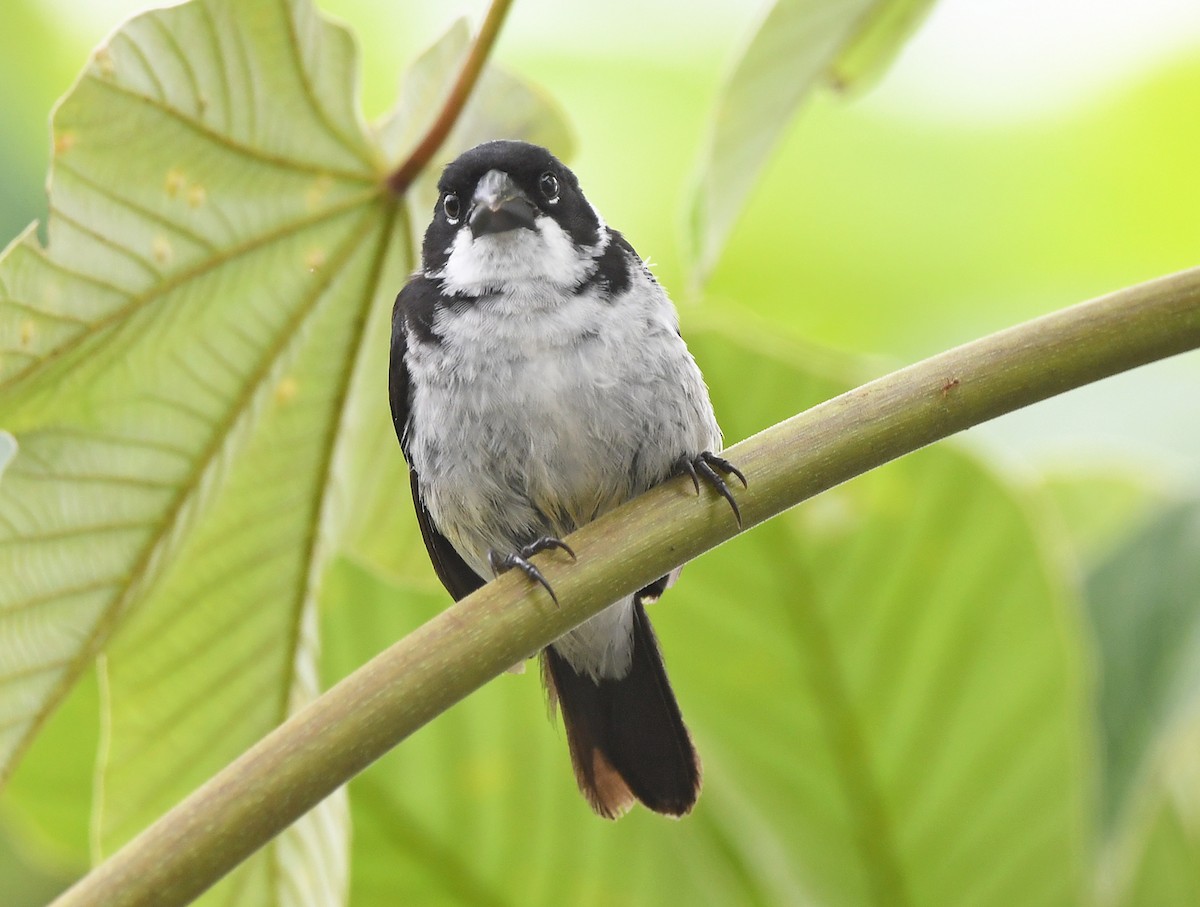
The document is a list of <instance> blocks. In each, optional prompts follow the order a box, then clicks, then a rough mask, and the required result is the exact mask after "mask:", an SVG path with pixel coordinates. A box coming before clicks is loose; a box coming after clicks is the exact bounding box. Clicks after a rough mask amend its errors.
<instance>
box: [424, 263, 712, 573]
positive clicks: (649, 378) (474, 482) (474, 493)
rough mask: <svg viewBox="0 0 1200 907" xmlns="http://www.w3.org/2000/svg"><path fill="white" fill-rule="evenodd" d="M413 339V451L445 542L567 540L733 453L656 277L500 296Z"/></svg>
mask: <svg viewBox="0 0 1200 907" xmlns="http://www.w3.org/2000/svg"><path fill="white" fill-rule="evenodd" d="M434 326H435V330H436V333H437V334H438V335H439V337H440V340H438V341H436V342H430V341H426V342H422V341H420V340H419V339H418V338H417V337H416V336H414V335H412V334H411V333H410V336H409V338H408V340H409V360H408V363H409V371H410V378H411V383H412V389H413V401H412V419H411V423H410V432H409V439H408V441H409V449H410V455H411V456H412V460H413V466H414V468H415V469H416V470H417V473H418V475H419V477H420V483H421V494H422V498H423V500H424V502H425V504H426V506H427V507H428V508H429V511H430V515H431V516H432V517H433V519H434V522H435V523H436V525H437V526H438V527H439V529H441V531H442V532H443V534H445V535H446V537H447V538H448V539H449V540H450V541H451V543H452V544H454V546H455V547H456V548H457V549H458V550H459V552H460V553H461V554H462V555H463V556H464V558H465V559H466V560H467V562H468V563H470V564H471V566H472V567H473V568H474V569H476V570H477V571H479V572H481V574H482V575H485V576H486V575H488V571H487V569H486V556H487V551H488V550H489V549H491V548H496V549H497V550H505V549H515V548H518V547H520V546H521V545H523V544H527V543H528V542H529V541H531V540H532V539H533V538H535V537H537V536H539V535H544V534H549V535H556V536H562V535H566V534H568V533H569V532H570V531H572V530H573V529H575V528H576V527H577V526H579V525H581V524H583V523H586V522H588V521H590V520H591V519H594V518H595V517H596V516H598V515H600V514H601V513H603V512H605V511H607V510H609V509H611V508H613V507H615V506H616V505H618V504H620V503H622V502H624V501H626V500H628V499H629V498H630V497H632V496H634V495H636V494H638V493H639V492H641V491H643V490H645V489H646V488H648V487H650V486H651V485H654V484H656V483H657V482H659V481H661V480H662V479H663V478H665V477H666V476H667V475H668V474H669V473H670V472H671V470H672V469H673V467H674V464H675V462H676V461H677V460H678V458H679V457H680V456H681V455H684V454H688V455H693V456H694V455H695V454H697V453H699V452H700V451H702V450H716V449H718V448H719V447H720V432H719V430H718V429H717V425H716V422H715V419H714V417H713V414H712V408H711V405H710V404H709V401H708V394H707V391H706V389H705V387H704V382H703V379H702V378H701V376H700V373H699V370H698V369H697V367H696V365H695V363H694V361H693V360H692V358H691V355H690V354H689V353H688V351H687V347H686V346H685V345H684V343H683V341H682V339H681V338H680V337H679V335H678V332H677V330H676V320H675V313H674V309H673V307H672V306H671V303H670V301H669V300H668V299H667V297H666V294H665V293H664V292H663V291H662V290H661V288H660V287H659V286H658V285H657V284H656V283H653V282H652V281H650V280H648V279H645V278H642V279H641V280H640V281H637V282H635V283H634V284H633V286H631V288H630V292H628V293H626V294H624V295H623V296H622V297H620V300H619V301H617V302H611V301H608V300H605V299H602V298H599V297H598V296H597V295H595V294H582V295H578V296H575V295H556V296H555V297H552V298H548V297H546V296H538V295H536V294H531V293H525V294H523V295H521V296H494V297H490V298H485V299H481V300H478V301H476V302H474V303H473V304H470V305H462V306H458V307H454V308H447V309H444V310H442V311H440V312H439V314H438V316H437V318H436V319H435V325H434Z"/></svg>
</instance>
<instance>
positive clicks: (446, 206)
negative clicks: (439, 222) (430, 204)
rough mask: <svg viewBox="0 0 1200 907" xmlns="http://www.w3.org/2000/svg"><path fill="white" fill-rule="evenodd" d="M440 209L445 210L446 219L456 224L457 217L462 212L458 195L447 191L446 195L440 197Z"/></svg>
mask: <svg viewBox="0 0 1200 907" xmlns="http://www.w3.org/2000/svg"><path fill="white" fill-rule="evenodd" d="M442 210H443V211H445V212H446V220H448V221H450V223H452V224H457V223H458V217H459V215H460V214H462V206H461V205H459V203H458V196H457V195H455V194H454V193H453V192H447V193H446V197H445V198H443V199H442Z"/></svg>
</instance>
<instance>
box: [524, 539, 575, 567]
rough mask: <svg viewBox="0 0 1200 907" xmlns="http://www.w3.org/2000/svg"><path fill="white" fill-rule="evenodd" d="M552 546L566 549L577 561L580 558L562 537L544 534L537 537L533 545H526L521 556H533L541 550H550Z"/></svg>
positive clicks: (562, 549) (561, 549) (572, 558)
mask: <svg viewBox="0 0 1200 907" xmlns="http://www.w3.org/2000/svg"><path fill="white" fill-rule="evenodd" d="M551 548H558V549H559V550H560V551H565V552H567V554H569V555H571V560H573V561H576V560H579V558H577V557H575V552H574V551H572V550H571V546H570V545H568V544H567V543H566V542H564V541H563V540H562V539H556V538H554V537H553V536H549V535H544V536H542V537H541V538H540V539H537V540H535V541H534V542H533V544H531V545H526V546H525V547H524V548H522V549H521V552H520V553H521V557H533V556H534V555H535V554H537V553H538V552H539V551H549V550H550V549H551Z"/></svg>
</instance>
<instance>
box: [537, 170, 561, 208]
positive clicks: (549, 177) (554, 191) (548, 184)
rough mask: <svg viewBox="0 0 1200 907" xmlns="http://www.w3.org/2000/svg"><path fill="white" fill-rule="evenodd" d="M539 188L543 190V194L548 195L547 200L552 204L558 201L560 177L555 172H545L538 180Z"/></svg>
mask: <svg viewBox="0 0 1200 907" xmlns="http://www.w3.org/2000/svg"><path fill="white" fill-rule="evenodd" d="M538 188H539V189H541V190H542V195H544V196H546V201H548V202H550V204H554V203H555V202H556V201H558V177H557V176H555V175H554V174H553V173H549V172H547V173H543V174H542V176H541V179H539V180H538Z"/></svg>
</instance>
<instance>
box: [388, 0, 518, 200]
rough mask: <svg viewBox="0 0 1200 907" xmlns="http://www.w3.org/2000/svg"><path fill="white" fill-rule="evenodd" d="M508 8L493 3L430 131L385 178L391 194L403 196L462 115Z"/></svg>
mask: <svg viewBox="0 0 1200 907" xmlns="http://www.w3.org/2000/svg"><path fill="white" fill-rule="evenodd" d="M511 5H512V0H492V4H491V6H489V7H488V11H487V15H486V16H485V17H484V19H483V24H482V25H481V26H480V27H479V34H478V35H476V37H475V43H474V44H472V45H471V50H470V52H469V53H468V54H467V58H466V60H464V61H463V66H462V69H461V70H459V73H458V78H457V79H456V80H455V81H454V87H453V88H451V89H450V94H449V95H448V96H447V97H446V103H445V104H443V105H442V109H441V111H440V112H439V113H438V115H437V118H436V119H435V120H434V121H433V124H432V125H431V126H430V127H429V131H428V132H426V133H425V136H424V137H423V138H422V139H421V141H420V142H419V143H418V144H417V147H416V148H414V149H413V151H412V153H411V154H410V155H409V156H408V159H407V160H406V161H405V162H404V163H403V164H401V165H400V167H399V168H398V169H397V170H396V171H395V172H394V173H392V174H390V175H389V176H388V178H387V187H388V189H389V190H391V191H392V192H393V193H394V194H396V195H403V194H404V193H405V192H406V191H407V190H408V187H409V186H411V185H412V182H413V180H415V179H416V178H417V174H419V173H420V172H421V171H422V170H423V169H425V165H426V164H428V163H429V161H430V159H431V158H432V157H433V156H434V155H435V154H436V153H437V150H438V149H439V148H441V147H442V143H443V142H444V141H446V136H448V135H449V134H450V130H451V129H453V128H454V124H455V123H456V122H457V121H458V117H459V114H461V113H462V110H463V107H464V106H465V105H466V103H467V98H469V97H470V96H471V91H472V90H473V89H474V88H475V83H476V82H477V81H478V80H479V74H480V73H481V72H482V71H483V64H484V63H485V62H486V61H487V58H488V55H489V54H490V53H491V52H492V45H493V44H495V43H496V36H497V35H499V34H500V26H501V25H503V24H504V17H505V16H507V15H508V8H509V7H510V6H511Z"/></svg>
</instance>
